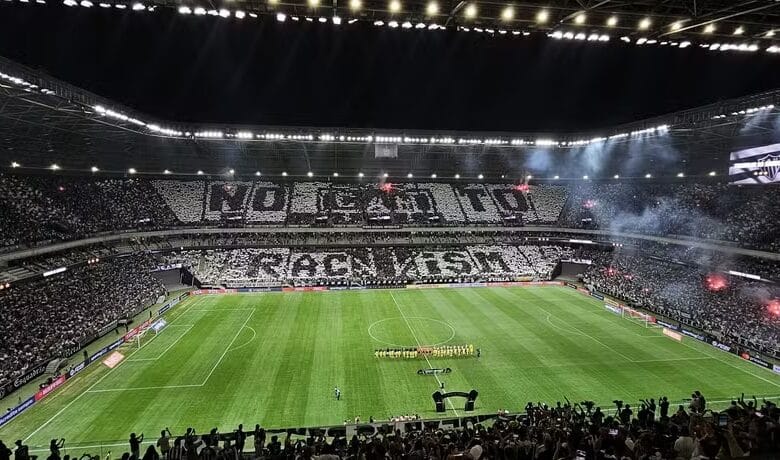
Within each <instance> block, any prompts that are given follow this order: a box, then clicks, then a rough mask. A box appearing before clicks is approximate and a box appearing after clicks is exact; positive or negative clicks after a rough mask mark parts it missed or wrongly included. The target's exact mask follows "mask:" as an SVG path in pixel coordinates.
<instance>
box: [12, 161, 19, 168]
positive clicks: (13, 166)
mask: <svg viewBox="0 0 780 460" xmlns="http://www.w3.org/2000/svg"><path fill="white" fill-rule="evenodd" d="M20 166H21V165H20V164H19V163H17V162H15V161H13V162H11V167H12V168H18V167H20Z"/></svg>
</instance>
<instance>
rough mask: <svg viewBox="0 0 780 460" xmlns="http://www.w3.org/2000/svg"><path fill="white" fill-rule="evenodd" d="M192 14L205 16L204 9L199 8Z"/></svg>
mask: <svg viewBox="0 0 780 460" xmlns="http://www.w3.org/2000/svg"><path fill="white" fill-rule="evenodd" d="M192 12H193V13H195V16H204V15H205V14H206V8H203V7H202V6H199V7H197V8H195V9H194V10H192Z"/></svg>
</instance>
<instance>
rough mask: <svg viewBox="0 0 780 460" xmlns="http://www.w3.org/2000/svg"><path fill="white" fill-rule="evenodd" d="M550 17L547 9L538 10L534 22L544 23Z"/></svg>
mask: <svg viewBox="0 0 780 460" xmlns="http://www.w3.org/2000/svg"><path fill="white" fill-rule="evenodd" d="M548 19H550V12H549V11H547V10H540V11H539V12H538V13H536V22H538V23H539V24H544V23H545V22H547V20H548Z"/></svg>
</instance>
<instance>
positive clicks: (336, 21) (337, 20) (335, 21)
mask: <svg viewBox="0 0 780 460" xmlns="http://www.w3.org/2000/svg"><path fill="white" fill-rule="evenodd" d="M331 20H332V21H333V25H335V26H340V25H341V18H340V17H338V16H333V18H331Z"/></svg>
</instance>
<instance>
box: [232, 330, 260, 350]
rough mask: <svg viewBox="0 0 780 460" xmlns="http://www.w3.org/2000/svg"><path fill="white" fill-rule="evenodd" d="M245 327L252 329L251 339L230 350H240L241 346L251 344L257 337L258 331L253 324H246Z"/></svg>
mask: <svg viewBox="0 0 780 460" xmlns="http://www.w3.org/2000/svg"><path fill="white" fill-rule="evenodd" d="M244 328H245V329H249V330H250V331H252V338H251V339H249V340H248V341H246V342H244V343H242V344H241V345H239V346H237V347H236V348H233V349H231V350H230V351H236V350H238V349H240V348H244V347H245V346H247V345H249V344H250V343H252V342H253V341H254V340H255V339H256V338H257V331H256V330H255V328H253V327H252V326H244Z"/></svg>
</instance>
